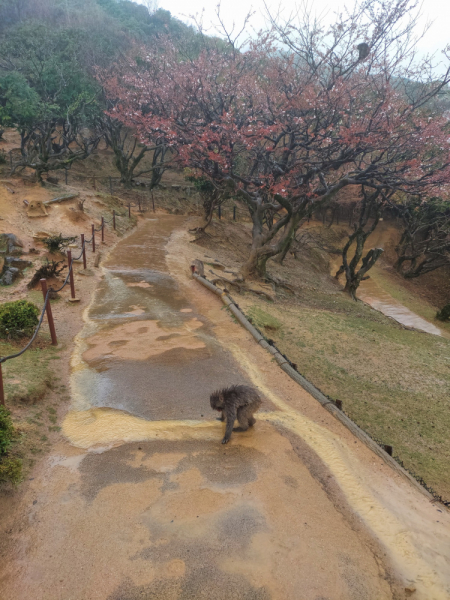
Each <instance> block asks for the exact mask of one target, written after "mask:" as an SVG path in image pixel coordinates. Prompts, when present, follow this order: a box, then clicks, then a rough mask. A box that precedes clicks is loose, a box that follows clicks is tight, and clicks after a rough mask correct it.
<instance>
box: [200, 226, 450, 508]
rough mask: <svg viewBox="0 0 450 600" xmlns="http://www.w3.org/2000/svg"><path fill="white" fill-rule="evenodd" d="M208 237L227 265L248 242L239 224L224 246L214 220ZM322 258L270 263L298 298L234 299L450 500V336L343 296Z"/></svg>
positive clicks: (224, 231)
mask: <svg viewBox="0 0 450 600" xmlns="http://www.w3.org/2000/svg"><path fill="white" fill-rule="evenodd" d="M210 233H211V234H212V237H211V238H210V239H208V240H207V239H205V240H204V241H203V242H202V245H207V246H208V247H209V248H211V251H212V250H214V257H216V258H219V259H220V258H222V260H223V261H224V262H225V263H226V264H230V262H231V261H233V258H234V259H235V260H236V262H238V261H237V258H238V254H237V253H239V256H242V254H243V253H244V251H245V247H246V246H247V247H248V228H247V229H246V228H245V227H243V226H241V227H240V232H239V235H238V237H236V236H235V237H234V240H235V241H236V239H237V240H238V242H237V243H235V247H233V248H232V247H231V246H228V247H227V249H226V250H222V248H223V245H224V244H223V241H224V240H226V239H227V238H228V239H230V225H225V224H224V223H223V222H222V223H221V224H216V225H215V226H214V228H213V229H212V230H211V232H210ZM324 234H326V235H328V236H329V235H333V234H332V233H331V232H329V233H326V232H324ZM338 237H339V236H338V235H337V234H336V236H335V239H334V241H335V242H336V239H337V238H338ZM327 241H329V240H327ZM329 258H330V257H329V256H328V255H327V254H326V253H325V252H323V251H320V250H318V249H317V247H312V248H311V247H310V248H305V250H304V252H302V254H301V256H300V257H299V259H298V260H294V259H293V258H292V257H290V258H289V259H288V260H287V261H286V264H285V265H284V266H283V267H278V266H276V265H275V264H274V263H271V265H270V271H271V272H272V273H276V274H277V276H281V277H282V278H283V279H285V280H287V281H289V282H290V284H291V285H293V286H294V287H295V288H296V289H297V296H296V298H295V299H294V298H292V296H289V295H283V294H282V293H281V292H279V293H278V295H277V301H276V303H274V304H272V303H270V302H268V301H266V300H264V299H263V298H262V297H260V296H254V295H245V296H244V297H239V304H240V306H241V307H242V308H243V309H244V310H245V312H246V313H247V314H248V315H249V316H251V317H252V320H253V322H254V323H255V324H256V325H257V326H258V327H259V328H260V329H261V331H263V332H265V334H266V335H267V337H269V338H272V339H273V340H274V341H275V342H276V344H277V345H278V347H279V348H280V350H281V351H282V352H283V353H284V354H286V355H287V356H288V357H289V358H290V359H291V361H292V362H294V363H296V364H297V365H298V370H299V371H300V372H301V373H302V374H303V375H305V376H306V377H307V378H308V379H309V380H310V381H312V382H313V383H314V384H315V385H316V386H317V387H319V388H320V389H321V390H322V391H323V392H325V393H326V394H328V395H330V396H331V397H332V398H339V399H341V400H342V401H343V403H344V410H345V412H346V413H347V414H348V415H349V416H350V417H351V418H352V419H354V420H355V422H357V423H358V424H359V425H360V426H361V427H362V428H363V429H364V430H366V431H367V432H368V433H369V434H370V435H371V436H373V437H374V438H376V439H378V440H380V441H382V442H383V443H385V444H391V445H392V446H393V447H394V455H396V456H398V457H399V458H400V459H401V460H402V461H403V462H404V464H405V465H406V467H407V468H408V469H410V470H411V471H413V472H415V473H416V474H417V475H419V476H421V477H422V478H423V479H424V480H425V481H426V482H427V484H428V485H430V486H431V487H433V488H434V489H435V490H436V491H437V492H438V493H439V494H441V495H442V496H443V497H444V498H445V499H447V500H450V470H449V469H448V464H449V463H450V439H449V436H448V431H449V428H450V410H449V408H450V369H449V361H450V340H448V339H446V338H441V337H437V336H433V335H428V334H425V333H419V332H416V331H410V330H407V329H404V328H403V327H402V326H400V325H398V324H397V323H396V322H394V321H392V320H391V319H388V318H386V317H384V316H383V315H382V314H381V313H378V312H377V311H375V310H373V309H371V308H370V307H369V306H367V305H365V304H363V303H360V302H358V303H356V302H353V301H352V300H350V299H349V298H348V297H347V296H346V295H344V294H343V293H342V292H341V287H342V286H341V285H339V284H337V283H336V282H335V281H334V280H333V279H332V278H331V277H329V275H328V259H329ZM331 258H333V257H331ZM391 285H392V284H391ZM389 291H391V290H389ZM408 293H409V292H408ZM234 295H236V296H237V294H236V292H234ZM413 302H414V303H415V304H417V303H420V302H421V300H420V298H415V299H413ZM427 310H428V308H427V307H424V308H423V310H422V311H421V312H422V314H423V313H424V312H425V314H426V311H427ZM425 314H424V316H425ZM427 316H428V315H427Z"/></svg>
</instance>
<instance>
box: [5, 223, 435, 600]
mask: <svg viewBox="0 0 450 600" xmlns="http://www.w3.org/2000/svg"><path fill="white" fill-rule="evenodd" d="M181 223H182V220H181V219H180V218H179V217H170V216H167V217H161V218H159V219H150V220H147V221H146V222H145V223H144V224H142V225H141V227H140V228H139V229H138V230H137V231H136V232H134V233H133V234H131V235H130V236H129V237H128V238H126V239H125V240H123V241H122V242H120V243H119V244H118V245H117V247H116V248H115V250H114V251H113V252H112V254H111V255H110V257H109V259H108V262H107V263H106V265H105V267H104V278H103V280H102V283H101V285H100V287H99V289H98V292H97V295H96V296H95V297H94V298H93V300H92V303H91V306H90V309H89V310H88V314H87V315H86V323H85V326H84V328H83V330H82V332H81V334H80V335H79V336H78V338H77V341H76V348H75V351H74V354H73V359H72V371H73V372H72V396H73V402H72V410H71V411H70V412H69V414H68V415H67V417H66V420H65V422H64V425H63V432H64V434H65V437H66V439H67V441H65V440H62V441H61V443H60V444H59V445H58V447H56V448H55V449H54V452H53V453H52V456H51V457H50V459H49V460H48V462H47V463H46V465H45V466H44V467H43V469H42V476H41V477H39V478H38V480H36V481H35V482H33V484H32V485H31V487H30V491H29V493H28V497H29V498H30V499H31V498H35V499H36V502H33V504H30V506H28V507H27V508H26V511H27V518H28V520H29V523H30V524H31V527H30V528H29V529H27V530H26V531H25V532H24V534H23V538H22V541H21V544H20V545H19V548H18V550H17V554H16V556H14V557H13V558H12V560H11V563H10V564H9V565H8V566H7V567H6V569H4V572H3V578H2V580H0V585H1V587H2V590H3V591H2V593H1V594H0V597H1V600H29V599H30V598H33V600H138V599H140V600H185V599H195V600H199V599H201V598H207V599H210V600H222V599H223V600H230V599H236V600H238V599H239V600H250V599H251V600H263V599H264V600H266V599H267V600H269V599H271V600H326V599H329V600H363V599H364V600H371V599H373V600H384V599H390V598H393V597H398V598H401V597H402V596H400V595H395V594H399V593H400V591H399V590H401V592H402V593H404V585H405V579H404V577H403V581H402V582H401V583H399V580H398V578H397V574H398V573H397V572H398V569H397V568H396V569H394V567H393V566H392V564H393V563H392V562H391V560H390V559H389V558H388V557H387V556H386V553H385V549H384V548H383V545H382V542H383V535H381V534H380V535H378V536H376V535H374V534H373V532H371V531H369V527H368V526H369V525H370V523H371V521H370V515H369V513H370V512H371V511H372V509H373V511H374V514H375V516H376V519H378V520H379V518H380V515H381V513H378V514H377V505H376V502H375V501H374V500H373V497H372V496H371V495H369V494H368V493H367V494H366V495H365V496H364V497H363V494H361V491H360V490H361V489H362V487H361V485H362V483H361V481H360V480H358V479H357V478H356V477H355V476H354V475H351V468H352V467H351V465H352V464H353V463H354V461H353V458H352V456H351V453H350V452H349V451H348V450H346V448H347V446H346V445H345V444H344V442H342V443H341V442H340V440H339V439H338V437H337V435H336V433H333V431H331V430H332V429H333V428H334V429H336V428H339V427H340V426H339V425H337V424H336V423H333V422H332V421H333V419H332V417H330V416H329V415H325V411H323V409H321V408H320V407H318V406H317V407H315V408H314V410H315V411H317V415H319V416H318V419H317V422H316V423H314V421H313V420H309V419H307V418H306V417H303V416H301V413H300V412H299V411H297V410H296V409H294V408H293V406H294V405H295V401H296V400H295V398H296V397H297V396H298V398H303V397H304V396H305V393H304V392H302V391H300V390H299V389H297V387H296V386H295V384H293V383H292V382H290V383H289V382H286V381H285V380H284V379H280V380H279V381H280V382H281V383H280V384H278V380H277V377H282V376H283V377H284V374H280V375H277V377H273V378H272V379H271V380H270V377H269V383H267V382H266V383H264V381H263V373H264V372H265V373H267V372H268V370H269V369H271V363H270V357H267V358H264V357H263V358H262V359H261V360H262V361H266V364H265V366H264V368H263V367H261V371H258V370H257V369H256V367H254V366H252V365H253V362H252V361H251V360H248V362H246V360H245V357H246V356H247V357H248V353H247V351H246V347H247V346H246V345H248V344H251V342H250V341H249V340H247V339H246V334H245V332H243V331H242V330H240V329H239V327H238V326H237V325H234V324H233V323H232V321H231V320H230V319H229V318H228V317H227V315H224V313H223V312H222V313H221V314H222V315H223V319H225V318H226V319H228V321H227V323H228V325H227V327H229V328H232V329H233V331H234V350H233V349H232V348H231V346H227V345H226V344H224V343H223V339H219V338H218V337H217V334H218V329H217V328H216V327H215V323H213V322H212V321H210V320H209V318H208V315H207V312H208V311H204V310H202V302H201V301H199V302H198V303H196V304H195V305H194V304H193V303H192V298H191V296H190V295H189V294H187V292H186V289H185V288H184V287H183V286H181V285H180V284H179V282H178V281H177V280H176V278H174V277H172V276H170V275H169V274H168V273H169V268H168V266H167V263H166V251H165V248H166V245H167V242H168V240H169V238H170V235H171V233H172V232H173V231H174V230H176V228H177V227H178V226H179V225H181ZM206 293H207V292H206ZM202 294H205V291H203V292H202ZM200 295H201V294H200ZM203 297H204V296H203ZM215 310H216V311H219V310H220V307H217V308H216V309H215ZM222 326H223V325H222ZM239 336H242V344H241V343H240V342H239ZM237 342H239V343H237ZM250 347H251V346H250V345H248V348H250ZM255 351H256V352H260V351H261V349H259V348H258V349H257V350H255ZM240 352H241V359H239V356H240V354H239V353H240ZM261 352H262V351H261ZM261 356H262V355H261ZM231 383H247V384H250V385H258V387H260V390H261V393H262V394H263V395H264V398H265V400H264V405H263V407H262V409H261V414H260V416H259V419H258V421H257V424H256V426H255V428H254V429H253V430H250V431H248V432H246V433H240V434H239V433H235V434H233V437H232V440H231V442H230V444H229V445H227V446H223V445H221V444H220V441H221V438H222V424H221V423H219V422H218V421H215V420H214V417H215V416H216V415H215V414H213V413H212V411H211V409H210V407H209V394H210V393H211V392H212V391H213V390H214V389H216V388H219V387H221V386H225V385H228V384H231ZM292 398H294V400H293V404H292V403H290V402H291V400H292ZM307 401H309V399H308V400H307ZM311 405H312V404H311ZM257 416H258V415H257ZM319 422H320V424H319ZM327 427H329V428H330V431H329V430H328V429H327ZM336 431H338V429H336ZM324 432H325V433H324ZM326 432H328V433H326ZM346 435H347V438H348V440H347V443H348V444H349V443H352V444H353V443H356V442H354V441H353V440H352V439H351V436H349V434H348V433H347V434H346ZM358 447H360V444H359V443H358ZM360 451H361V452H362V453H363V455H364V453H366V454H365V455H366V456H369V455H370V453H368V451H367V449H362V448H361V450H360ZM370 460H371V459H370ZM378 462H379V459H378ZM346 469H347V470H346ZM352 477H353V479H352ZM366 483H367V482H366ZM402 485H406V484H402ZM364 489H365V488H364ZM352 494H353V496H352ZM353 501H354V502H353ZM356 502H360V504H359V506H360V507H361V513H360V514H358V512H357V511H355V510H354V509H355V506H356V504H355V503H356ZM372 504H373V505H372ZM369 505H370V506H371V508H368V507H369ZM366 509H367V519H364V518H362V516H364V514H365V513H364V510H366ZM24 510H25V508H24ZM379 510H381V509H379ZM381 518H382V516H381ZM395 527H396V524H395V522H394V521H392V522H391V521H389V519H388V520H387V525H386V526H385V534H386V536H388V535H389V532H388V529H389V531H391V530H392V531H391V534H392V536H393V537H395V536H397V534H398V532H397V531H396V530H395ZM402 542H403V540H402ZM408 543H409V542H408ZM401 547H402V548H403V547H404V548H406V549H407V550H406V551H409V550H408V548H409V546H408V544H406V542H405V544H404V545H403V546H401ZM408 560H409V558H408ZM413 564H415V563H413ZM397 566H398V565H397ZM424 573H425V577H428V571H427V569H426V567H424ZM430 577H432V576H431V575H430ZM434 583H435V582H434V581H431V583H430V585H431V586H433V585H434ZM411 585H412V584H411ZM429 589H433V590H434V588H429ZM419 591H420V590H419ZM439 593H440V592H439ZM433 594H434V591H433ZM417 597H419V596H417ZM429 598H430V599H431V598H444V596H443V595H442V596H440V595H436V596H434V595H433V596H431V595H430V596H429Z"/></svg>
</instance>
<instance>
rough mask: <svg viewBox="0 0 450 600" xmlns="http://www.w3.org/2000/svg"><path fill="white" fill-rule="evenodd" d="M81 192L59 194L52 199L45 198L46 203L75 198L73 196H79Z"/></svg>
mask: <svg viewBox="0 0 450 600" xmlns="http://www.w3.org/2000/svg"><path fill="white" fill-rule="evenodd" d="M79 195H80V194H79V192H77V193H76V194H69V195H68V196H58V197H57V198H53V199H52V200H45V202H44V203H43V204H44V205H48V204H55V203H59V202H64V200H73V198H78V196H79Z"/></svg>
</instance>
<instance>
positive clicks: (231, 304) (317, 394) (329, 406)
mask: <svg viewBox="0 0 450 600" xmlns="http://www.w3.org/2000/svg"><path fill="white" fill-rule="evenodd" d="M192 277H193V278H194V279H196V280H197V281H198V282H199V283H201V284H202V285H203V286H205V287H206V288H208V290H210V291H211V292H213V293H214V294H216V296H219V298H220V299H221V300H222V302H223V303H224V304H225V306H227V308H228V309H229V310H230V312H231V314H232V315H233V316H234V317H235V318H236V320H237V321H239V323H240V324H241V325H242V326H243V327H244V328H245V329H246V330H247V331H248V332H250V333H251V334H252V336H253V337H254V338H255V340H256V341H257V342H258V344H259V345H260V346H261V347H262V348H264V349H265V350H267V351H268V352H270V354H272V356H273V357H274V359H275V360H276V361H277V363H278V364H279V366H280V367H281V368H282V369H283V371H284V372H285V373H286V374H287V375H289V377H290V378H291V379H293V380H294V381H296V382H297V383H298V384H299V385H301V386H302V388H303V389H304V390H306V391H307V392H308V393H309V394H311V396H313V398H315V399H316V400H317V401H318V402H320V404H321V405H322V406H323V407H324V408H325V409H326V410H327V411H328V412H329V413H331V414H332V415H333V416H334V417H336V419H338V421H340V422H341V423H342V424H343V425H345V427H347V429H349V430H350V431H351V432H352V433H353V435H355V436H356V437H357V438H358V439H359V440H360V441H361V442H363V443H364V444H365V445H366V446H367V447H368V448H370V450H372V452H374V453H375V454H376V455H377V456H379V457H380V458H381V459H383V460H384V462H385V463H387V464H388V465H389V466H390V467H391V468H392V469H394V471H396V472H397V473H399V474H400V475H403V477H405V478H406V479H407V480H408V481H409V482H410V483H411V484H412V485H413V486H414V487H415V488H417V489H418V490H419V491H420V492H421V493H422V494H423V495H424V496H426V497H427V498H428V499H429V500H434V497H433V495H432V494H430V492H428V490H426V489H425V488H424V487H423V486H422V485H420V483H419V482H418V481H417V480H416V479H414V477H413V476H412V475H410V473H408V471H406V469H404V468H403V467H402V466H401V465H400V464H399V463H398V462H397V461H396V460H395V459H394V458H392V456H390V455H389V454H388V453H387V452H386V451H385V450H383V448H382V447H381V446H379V445H378V444H377V443H376V442H375V441H374V440H373V439H372V438H371V437H370V436H369V435H367V433H365V432H364V431H363V430H362V429H361V428H360V427H358V425H356V423H354V422H353V421H352V420H351V419H350V418H349V417H347V415H345V414H344V413H343V412H342V411H341V410H340V409H339V408H338V407H337V406H336V405H335V403H334V402H333V401H332V400H330V399H329V398H327V397H326V396H325V395H324V394H322V392H321V391H320V390H318V389H317V388H316V387H315V386H314V385H313V384H312V383H310V382H309V381H308V380H307V379H305V378H304V377H303V376H302V375H300V373H297V371H296V370H295V369H293V368H292V367H291V365H290V364H289V361H288V360H286V358H285V357H284V356H283V355H282V354H281V353H280V352H279V351H278V350H277V348H275V347H274V346H271V345H270V344H269V343H268V342H267V341H266V340H265V339H264V337H263V336H262V335H261V334H260V333H259V331H258V330H257V329H255V327H253V325H252V324H251V323H250V321H249V320H248V319H247V318H246V317H245V315H244V314H243V313H242V312H241V311H240V309H239V308H238V306H237V305H236V303H235V301H234V300H233V299H232V298H231V296H229V295H228V294H227V293H226V292H224V291H223V290H221V289H220V288H218V287H217V286H215V285H214V284H212V283H211V282H210V281H208V280H207V279H205V278H204V277H202V276H200V275H199V274H198V273H193V274H192Z"/></svg>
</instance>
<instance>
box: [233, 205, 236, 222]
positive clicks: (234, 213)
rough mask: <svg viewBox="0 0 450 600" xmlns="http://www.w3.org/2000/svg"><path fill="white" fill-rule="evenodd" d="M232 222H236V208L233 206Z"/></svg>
mask: <svg viewBox="0 0 450 600" xmlns="http://www.w3.org/2000/svg"><path fill="white" fill-rule="evenodd" d="M233 221H236V207H235V206H233Z"/></svg>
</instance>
